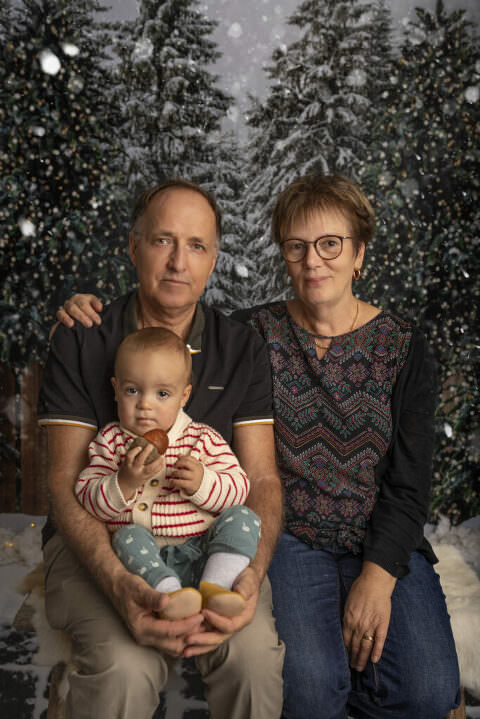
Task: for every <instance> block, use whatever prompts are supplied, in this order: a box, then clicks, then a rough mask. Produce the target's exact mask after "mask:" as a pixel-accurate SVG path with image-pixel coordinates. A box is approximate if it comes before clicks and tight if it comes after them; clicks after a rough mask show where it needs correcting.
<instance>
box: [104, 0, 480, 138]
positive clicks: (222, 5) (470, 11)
mask: <svg viewBox="0 0 480 719" xmlns="http://www.w3.org/2000/svg"><path fill="white" fill-rule="evenodd" d="M300 3H301V0H207V1H206V2H200V5H199V8H200V10H201V11H203V12H204V13H205V14H206V15H207V16H208V17H210V18H212V19H214V20H216V21H217V22H218V23H219V24H218V27H217V29H216V31H215V34H214V39H215V40H216V42H217V43H218V46H219V50H220V51H221V52H222V53H223V56H222V58H221V59H220V60H219V62H218V63H217V65H215V66H214V68H213V70H214V71H215V72H216V73H217V74H218V75H220V85H221V86H222V87H223V88H224V89H225V90H227V91H228V92H229V93H230V94H231V95H233V97H234V98H235V104H234V106H233V107H232V108H231V110H230V120H231V122H230V123H229V124H230V126H231V128H232V129H233V130H234V131H235V132H236V133H237V134H238V135H239V136H240V137H241V136H242V135H243V134H244V115H245V111H246V108H247V105H248V103H247V94H248V93H249V92H250V93H252V94H254V95H259V96H260V97H263V96H264V95H265V92H266V89H267V87H268V79H267V78H266V76H265V73H264V71H263V65H264V63H266V62H267V63H268V61H269V60H270V57H271V54H272V51H273V50H274V49H275V48H276V47H278V46H279V45H281V44H282V43H286V44H288V43H289V42H291V41H292V40H293V39H294V37H295V35H294V32H295V30H294V28H292V27H290V26H289V25H287V22H286V21H287V19H288V17H289V16H290V15H291V14H292V13H293V11H294V10H295V9H296V8H297V7H298V5H300ZM105 4H108V0H107V3H105ZM387 4H388V5H390V7H391V10H392V21H393V29H394V31H398V32H399V31H400V29H401V27H402V25H401V23H402V20H403V19H404V18H406V17H407V16H408V15H409V14H410V15H411V16H414V8H415V7H425V8H429V9H434V8H435V0H417V1H416V2H415V0H388V2H387ZM444 6H445V8H446V10H447V11H448V12H451V11H453V10H455V9H457V8H462V9H464V10H466V13H467V18H468V19H469V20H470V21H472V22H473V23H474V24H475V26H476V28H477V31H478V27H479V26H480V0H444ZM136 14H137V0H117V1H116V2H115V1H113V2H112V7H111V10H110V12H109V16H110V17H112V18H115V19H118V20H120V19H133V18H135V16H136Z"/></svg>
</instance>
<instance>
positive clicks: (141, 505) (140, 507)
mask: <svg viewBox="0 0 480 719" xmlns="http://www.w3.org/2000/svg"><path fill="white" fill-rule="evenodd" d="M137 509H139V510H140V512H144V511H145V510H146V509H148V504H145V502H140V504H138V505H137Z"/></svg>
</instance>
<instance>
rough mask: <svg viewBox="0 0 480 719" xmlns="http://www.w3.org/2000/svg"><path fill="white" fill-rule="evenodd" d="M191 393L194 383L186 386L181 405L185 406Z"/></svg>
mask: <svg viewBox="0 0 480 719" xmlns="http://www.w3.org/2000/svg"><path fill="white" fill-rule="evenodd" d="M191 393H192V385H191V384H187V386H186V387H185V389H184V390H183V395H182V403H181V405H180V406H181V407H182V408H183V407H185V405H186V404H187V402H188V400H189V397H190V395H191Z"/></svg>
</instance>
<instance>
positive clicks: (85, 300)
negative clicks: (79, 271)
mask: <svg viewBox="0 0 480 719" xmlns="http://www.w3.org/2000/svg"><path fill="white" fill-rule="evenodd" d="M102 309H103V304H102V301H101V300H100V299H99V298H98V297H96V296H95V295H83V294H76V295H73V297H71V298H70V299H69V300H67V301H66V302H65V304H64V305H63V307H62V308H61V309H59V310H58V312H57V320H58V321H59V322H61V323H62V324H63V325H65V327H73V325H74V320H78V322H80V323H81V324H82V325H83V326H84V327H92V326H93V325H94V324H96V325H101V324H102V318H101V317H100V315H99V314H98V312H101V311H102Z"/></svg>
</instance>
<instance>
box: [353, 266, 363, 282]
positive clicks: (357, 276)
mask: <svg viewBox="0 0 480 719" xmlns="http://www.w3.org/2000/svg"><path fill="white" fill-rule="evenodd" d="M361 274H362V272H361V270H358V269H355V270H354V271H353V279H354V280H359V279H360V275H361Z"/></svg>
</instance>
